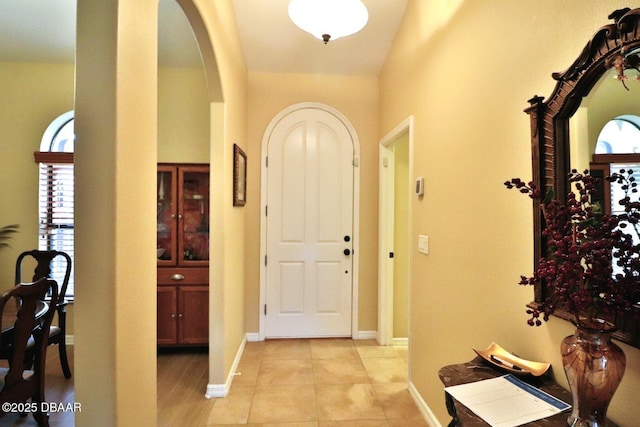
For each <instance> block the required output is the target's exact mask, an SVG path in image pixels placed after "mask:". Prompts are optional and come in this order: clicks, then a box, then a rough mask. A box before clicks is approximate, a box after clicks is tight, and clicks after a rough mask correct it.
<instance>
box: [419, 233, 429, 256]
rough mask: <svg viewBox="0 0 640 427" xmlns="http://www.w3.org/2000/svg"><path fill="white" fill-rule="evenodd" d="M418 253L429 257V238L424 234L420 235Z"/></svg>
mask: <svg viewBox="0 0 640 427" xmlns="http://www.w3.org/2000/svg"><path fill="white" fill-rule="evenodd" d="M418 252H420V253H421V254H425V255H429V236H425V235H424V234H419V235H418Z"/></svg>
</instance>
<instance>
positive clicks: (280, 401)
mask: <svg viewBox="0 0 640 427" xmlns="http://www.w3.org/2000/svg"><path fill="white" fill-rule="evenodd" d="M67 348H68V350H67V351H68V355H69V359H70V362H71V365H72V371H73V347H72V346H70V347H67ZM46 369H47V391H46V400H47V401H48V402H57V403H73V402H74V389H73V378H71V379H69V380H67V379H65V378H64V376H63V375H62V371H61V369H60V363H59V359H58V352H57V348H56V347H53V346H52V347H49V350H48V351H47V366H46ZM208 372H209V356H208V354H207V352H206V350H197V349H194V350H161V351H159V353H158V377H157V381H158V383H157V384H158V426H160V427H192V426H193V427H200V426H209V427H213V426H242V425H244V426H253V427H258V426H263V427H267V426H268V427H277V426H282V427H284V426H290V427H291V426H296V427H335V426H340V427H356V426H357V427H400V426H402V427H411V426H426V425H427V424H426V422H425V421H424V419H423V417H422V416H421V414H420V412H419V411H418V409H417V407H416V406H415V404H414V402H413V400H412V398H411V396H410V395H409V392H408V391H407V387H406V385H407V354H406V348H402V347H399V348H397V347H380V346H378V345H376V343H375V341H352V340H350V339H315V340H307V339H303V340H273V341H265V342H257V343H247V345H246V348H245V351H244V353H243V356H242V360H241V361H240V364H239V366H238V372H237V376H235V377H234V381H233V384H232V387H231V391H230V393H229V396H227V397H225V398H221V399H206V398H205V397H204V394H205V391H206V388H207V383H208ZM49 421H50V424H51V426H52V427H72V426H73V425H74V415H73V413H69V412H51V413H50V418H49ZM0 426H29V427H32V426H37V424H36V422H35V420H34V419H33V417H32V416H31V415H29V416H27V417H25V418H20V417H19V416H18V415H13V414H12V415H9V416H6V417H4V418H2V419H0Z"/></svg>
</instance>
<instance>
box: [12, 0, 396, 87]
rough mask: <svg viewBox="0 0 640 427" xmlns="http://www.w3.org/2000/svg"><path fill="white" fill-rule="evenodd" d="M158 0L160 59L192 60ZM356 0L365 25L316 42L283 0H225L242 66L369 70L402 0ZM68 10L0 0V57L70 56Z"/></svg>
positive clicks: (169, 7)
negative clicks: (238, 40) (237, 32)
mask: <svg viewBox="0 0 640 427" xmlns="http://www.w3.org/2000/svg"><path fill="white" fill-rule="evenodd" d="M209 1H216V0H209ZM159 3H160V17H159V20H158V24H159V35H158V45H159V54H158V56H159V61H160V63H161V64H164V65H168V66H192V65H194V64H197V63H198V62H199V55H198V51H197V47H196V44H195V40H194V38H193V33H192V32H191V28H190V26H189V24H188V22H187V20H186V18H185V16H184V14H183V13H182V10H181V9H180V7H179V6H178V5H177V3H176V2H175V1H174V0H160V2H159ZM363 3H364V4H365V5H366V6H367V9H368V10H369V22H368V23H367V26H366V27H365V28H364V29H363V30H362V31H361V32H359V33H358V34H355V35H353V36H350V37H345V38H342V39H338V40H335V41H330V42H329V44H327V45H324V44H323V43H322V42H321V41H320V40H317V39H315V38H314V37H313V36H311V35H310V34H307V33H305V32H304V31H302V30H300V29H298V28H297V27H296V26H295V25H294V24H293V23H292V22H291V21H290V20H289V17H288V15H287V6H288V4H289V0H232V4H233V7H234V10H235V13H236V21H237V24H238V28H239V30H240V38H241V42H242V46H243V50H244V54H245V59H246V62H247V67H248V69H249V71H251V72H264V73H324V74H355V75H377V74H378V72H379V70H380V67H381V66H382V64H383V62H384V59H385V58H386V55H387V52H388V50H389V47H390V46H391V43H392V41H393V37H394V36H395V33H396V30H397V28H398V25H399V24H400V21H401V19H402V16H403V14H404V10H405V8H406V4H407V0H363ZM75 14H76V0H0V61H16V62H43V61H44V62H62V63H64V62H72V61H73V59H74V46H75Z"/></svg>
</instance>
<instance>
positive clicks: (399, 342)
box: [392, 338, 409, 347]
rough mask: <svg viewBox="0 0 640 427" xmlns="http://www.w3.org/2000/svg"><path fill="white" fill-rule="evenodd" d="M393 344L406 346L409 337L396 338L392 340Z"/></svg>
mask: <svg viewBox="0 0 640 427" xmlns="http://www.w3.org/2000/svg"><path fill="white" fill-rule="evenodd" d="M392 343H393V345H397V346H399V347H400V346H404V347H407V346H408V345H409V338H394V339H393V341H392Z"/></svg>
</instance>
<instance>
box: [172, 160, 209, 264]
mask: <svg viewBox="0 0 640 427" xmlns="http://www.w3.org/2000/svg"><path fill="white" fill-rule="evenodd" d="M179 175H180V178H179V182H178V186H179V192H180V201H179V203H180V207H179V214H178V218H179V221H178V224H179V228H180V231H181V232H180V233H179V240H180V242H179V251H178V264H182V265H192V264H208V261H209V169H208V167H201V166H189V167H183V168H181V169H180V172H179Z"/></svg>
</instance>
